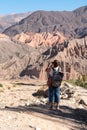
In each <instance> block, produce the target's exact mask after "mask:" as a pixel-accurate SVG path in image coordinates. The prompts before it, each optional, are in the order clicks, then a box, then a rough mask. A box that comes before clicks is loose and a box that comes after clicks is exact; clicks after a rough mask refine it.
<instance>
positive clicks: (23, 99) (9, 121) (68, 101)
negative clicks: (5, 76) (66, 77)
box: [0, 80, 87, 130]
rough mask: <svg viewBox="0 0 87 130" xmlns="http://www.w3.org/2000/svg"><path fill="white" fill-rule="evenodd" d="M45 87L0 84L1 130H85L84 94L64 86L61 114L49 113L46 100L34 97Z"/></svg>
mask: <svg viewBox="0 0 87 130" xmlns="http://www.w3.org/2000/svg"><path fill="white" fill-rule="evenodd" d="M44 86H46V85H45V82H44V83H41V82H40V81H38V80H29V81H25V80H16V81H0V130H51V129H52V130H86V129H87V101H86V97H87V90H85V89H83V88H81V87H77V86H74V87H73V86H72V85H70V84H68V83H64V84H63V85H62V88H61V103H60V110H61V111H57V110H53V111H52V110H49V109H48V103H47V102H48V97H43V96H41V95H38V94H37V95H36V96H35V93H37V91H38V90H42V88H44ZM72 87H73V90H72ZM45 88H46V87H45Z"/></svg>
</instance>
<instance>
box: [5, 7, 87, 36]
mask: <svg viewBox="0 0 87 130" xmlns="http://www.w3.org/2000/svg"><path fill="white" fill-rule="evenodd" d="M56 31H59V32H62V33H63V34H64V35H65V36H67V37H69V38H71V37H83V36H85V35H87V6H84V7H81V8H78V9H76V10H74V11H36V12H34V13H32V14H31V15H29V16H27V17H26V18H24V19H22V20H21V21H20V22H18V23H16V24H14V25H12V26H11V27H9V28H7V29H5V30H4V32H3V33H5V34H7V35H9V36H14V35H16V34H20V33H21V32H35V33H40V32H50V33H52V32H56Z"/></svg>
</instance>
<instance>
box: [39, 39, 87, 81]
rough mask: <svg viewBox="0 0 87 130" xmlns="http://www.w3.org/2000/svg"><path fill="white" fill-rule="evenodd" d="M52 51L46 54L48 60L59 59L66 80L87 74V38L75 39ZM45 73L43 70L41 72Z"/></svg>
mask: <svg viewBox="0 0 87 130" xmlns="http://www.w3.org/2000/svg"><path fill="white" fill-rule="evenodd" d="M54 48H55V49H54ZM54 48H51V49H50V51H49V50H47V51H46V52H44V57H46V58H47V60H51V61H52V60H53V59H57V60H58V61H59V62H60V64H61V66H62V70H63V72H64V79H67V80H68V79H77V78H78V77H79V76H82V75H86V74H87V37H84V38H81V39H73V40H70V41H68V42H67V47H66V46H65V43H64V44H63V46H62V47H61V50H60V48H58V46H55V47H54ZM41 73H44V72H43V69H42V71H41Z"/></svg>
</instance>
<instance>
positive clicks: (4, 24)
mask: <svg viewBox="0 0 87 130" xmlns="http://www.w3.org/2000/svg"><path fill="white" fill-rule="evenodd" d="M30 14H31V12H27V13H20V14H8V15H0V32H3V31H4V29H6V28H8V27H9V26H12V25H14V24H16V23H18V22H19V21H20V20H22V19H23V18H25V17H27V16H29V15H30Z"/></svg>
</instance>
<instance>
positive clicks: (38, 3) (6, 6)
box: [0, 0, 87, 14]
mask: <svg viewBox="0 0 87 130" xmlns="http://www.w3.org/2000/svg"><path fill="white" fill-rule="evenodd" d="M85 5H87V0H0V14H11V13H23V12H29V11H30V12H33V11H37V10H46V11H64V10H66V11H72V10H74V9H76V8H79V7H81V6H85Z"/></svg>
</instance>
